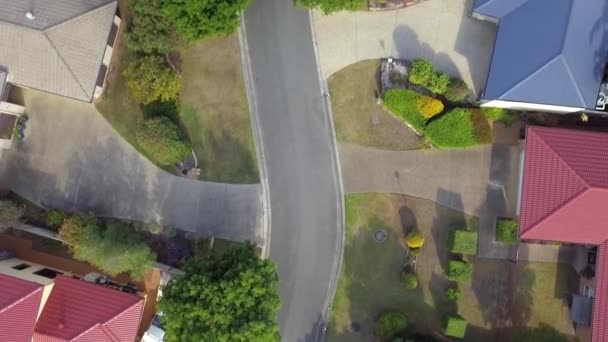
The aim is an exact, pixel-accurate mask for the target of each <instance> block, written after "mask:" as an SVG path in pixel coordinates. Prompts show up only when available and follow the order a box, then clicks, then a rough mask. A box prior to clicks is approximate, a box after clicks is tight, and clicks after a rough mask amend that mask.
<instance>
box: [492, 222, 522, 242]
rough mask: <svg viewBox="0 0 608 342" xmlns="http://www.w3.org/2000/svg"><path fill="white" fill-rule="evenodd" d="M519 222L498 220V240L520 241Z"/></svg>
mask: <svg viewBox="0 0 608 342" xmlns="http://www.w3.org/2000/svg"><path fill="white" fill-rule="evenodd" d="M518 233H519V223H518V222H517V220H498V221H496V241H500V242H504V243H508V244H516V243H518V242H519V235H518Z"/></svg>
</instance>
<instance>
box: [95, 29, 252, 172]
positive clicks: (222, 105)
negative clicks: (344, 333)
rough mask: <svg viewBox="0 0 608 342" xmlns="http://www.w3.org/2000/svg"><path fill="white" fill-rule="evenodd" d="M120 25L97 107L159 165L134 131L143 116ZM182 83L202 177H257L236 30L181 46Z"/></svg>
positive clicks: (187, 126) (186, 125) (184, 121)
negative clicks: (128, 74)
mask: <svg viewBox="0 0 608 342" xmlns="http://www.w3.org/2000/svg"><path fill="white" fill-rule="evenodd" d="M125 27H126V25H122V26H121V32H120V35H119V39H117V42H116V45H115V47H114V56H113V58H112V63H111V65H110V68H109V72H108V77H107V79H106V82H107V85H106V89H105V93H104V94H103V96H102V98H101V99H100V100H99V101H97V103H96V107H97V109H98V110H99V112H101V113H102V114H103V116H104V117H105V118H106V119H107V120H108V122H110V124H111V125H112V126H113V127H114V129H116V130H117V131H118V132H119V133H120V134H121V135H122V136H123V137H124V138H125V139H126V140H127V141H128V142H129V143H130V144H131V145H133V146H134V147H135V148H136V149H137V150H138V151H139V152H140V153H142V154H144V155H145V156H146V157H148V159H150V160H151V161H152V162H153V163H155V164H156V165H158V166H159V167H162V168H164V169H165V170H167V171H169V172H175V170H174V167H173V166H170V165H169V166H167V165H161V164H160V163H159V162H158V161H157V160H154V159H152V158H151V156H150V155H148V154H146V153H145V152H144V151H143V149H142V148H141V146H139V145H138V143H137V141H136V138H135V133H136V132H137V130H138V129H139V127H140V126H141V123H142V121H143V120H144V118H145V113H144V111H143V110H142V107H141V106H140V105H139V104H138V103H137V102H135V101H134V100H133V99H131V97H130V96H129V92H128V90H127V88H126V85H125V79H124V77H123V76H122V70H123V69H124V66H125V65H126V64H127V62H128V60H129V58H130V56H129V53H128V51H127V49H126V46H125V41H126V39H125V36H124V33H123V32H122V30H123V29H124V28H125ZM180 62H181V63H179V64H180V67H181V69H182V74H183V82H184V88H183V91H182V95H181V98H180V104H179V107H180V118H179V121H181V126H182V129H183V130H184V131H185V133H186V135H187V136H188V137H189V139H190V141H191V143H192V146H193V149H194V152H195V153H196V155H197V158H198V161H199V165H200V168H201V179H203V180H209V181H218V182H229V183H256V182H258V181H259V177H258V168H257V163H256V155H255V145H254V142H253V133H252V130H251V124H250V119H249V109H248V106H247V98H246V95H245V88H244V83H243V75H242V72H241V63H240V52H239V45H238V39H237V36H236V34H233V35H231V36H229V37H223V38H212V39H205V40H203V41H200V42H198V43H196V44H194V45H192V46H189V47H188V48H185V49H183V51H181V61H180Z"/></svg>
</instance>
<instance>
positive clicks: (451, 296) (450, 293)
mask: <svg viewBox="0 0 608 342" xmlns="http://www.w3.org/2000/svg"><path fill="white" fill-rule="evenodd" d="M445 297H446V298H447V299H448V300H450V301H452V302H456V301H458V298H460V289H458V287H457V286H453V287H450V288H448V289H447V290H445Z"/></svg>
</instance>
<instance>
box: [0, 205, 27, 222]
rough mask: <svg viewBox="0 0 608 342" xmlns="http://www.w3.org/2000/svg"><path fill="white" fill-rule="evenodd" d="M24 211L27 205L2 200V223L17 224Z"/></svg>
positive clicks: (0, 211) (0, 220) (0, 219)
mask: <svg viewBox="0 0 608 342" xmlns="http://www.w3.org/2000/svg"><path fill="white" fill-rule="evenodd" d="M24 212H25V207H24V206H22V205H18V204H16V203H15V202H13V201H0V224H2V225H10V224H15V223H17V222H18V221H19V220H20V219H21V217H22V216H23V213H24Z"/></svg>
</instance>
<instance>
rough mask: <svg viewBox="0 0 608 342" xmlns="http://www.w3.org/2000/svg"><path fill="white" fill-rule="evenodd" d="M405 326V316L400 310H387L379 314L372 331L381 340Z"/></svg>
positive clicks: (388, 337) (403, 328) (393, 335)
mask: <svg viewBox="0 0 608 342" xmlns="http://www.w3.org/2000/svg"><path fill="white" fill-rule="evenodd" d="M405 328H407V318H406V317H405V315H404V314H402V313H400V312H387V313H384V314H382V316H380V319H379V320H378V323H377V324H376V328H375V329H374V333H375V334H376V335H377V336H378V337H380V338H381V339H383V340H388V339H391V338H392V337H395V335H397V334H398V333H400V332H402V331H403V330H405Z"/></svg>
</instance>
